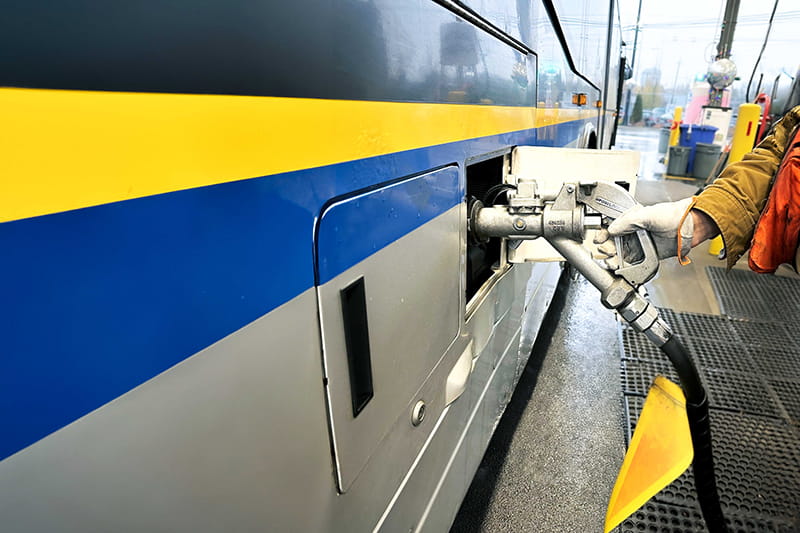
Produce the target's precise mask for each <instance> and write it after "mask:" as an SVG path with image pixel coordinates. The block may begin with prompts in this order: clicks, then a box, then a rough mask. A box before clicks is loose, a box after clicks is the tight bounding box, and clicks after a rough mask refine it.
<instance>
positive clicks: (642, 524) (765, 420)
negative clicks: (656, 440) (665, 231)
mask: <svg viewBox="0 0 800 533" xmlns="http://www.w3.org/2000/svg"><path fill="white" fill-rule="evenodd" d="M712 270H713V269H712V268H709V269H708V271H709V277H712V283H713V280H714V279H715V278H714V277H713V276H717V278H716V279H717V282H716V284H714V288H715V290H717V289H718V286H722V289H721V290H717V294H718V298H719V300H720V307H721V308H722V309H723V310H724V312H725V313H726V314H728V315H730V316H729V317H718V316H711V315H698V314H692V313H677V312H674V311H671V310H660V312H661V314H662V316H664V317H665V320H667V321H668V322H669V323H670V326H671V327H672V328H673V330H674V331H675V333H676V334H677V335H678V336H679V337H680V340H681V341H682V342H683V343H684V344H685V345H686V346H687V348H688V349H689V350H690V352H691V353H692V355H693V356H694V357H695V361H696V363H697V365H698V368H699V370H700V373H701V377H702V379H703V381H704V382H705V385H706V389H707V391H708V394H709V400H710V405H711V424H712V432H713V440H714V456H715V459H716V465H715V466H716V471H717V478H718V484H719V489H720V498H721V501H722V508H723V512H724V514H725V517H726V519H727V521H728V525H729V528H730V531H734V532H741V533H745V532H746V533H750V532H761V531H775V532H790V531H798V530H800V345H798V340H796V339H795V338H793V337H792V336H791V335H790V331H793V325H790V323H791V320H793V319H789V318H786V317H790V316H794V315H793V313H794V312H795V310H794V307H795V305H796V302H800V298H797V299H791V298H788V297H787V295H789V294H794V292H793V291H797V296H798V297H800V282H795V281H794V280H784V279H778V280H777V281H775V280H770V279H768V280H767V281H764V280H757V281H755V282H753V281H752V280H749V276H747V279H748V281H746V282H745V283H746V285H745V286H744V289H743V292H744V293H745V294H750V295H754V294H755V295H758V291H759V290H762V292H763V293H764V294H768V293H767V292H765V291H766V289H764V287H762V286H761V285H765V284H766V285H769V286H768V287H767V289H769V290H771V291H773V293H771V294H772V296H773V297H776V296H775V293H774V291H777V290H781V291H783V294H782V295H781V299H780V300H778V299H774V300H772V301H771V302H769V303H768V302H767V300H765V299H764V298H766V297H765V296H764V295H763V294H762V295H761V296H757V297H756V299H755V300H753V301H748V302H746V303H745V301H744V300H745V299H746V297H742V296H741V294H739V293H737V292H736V291H737V290H738V285H739V284H740V282H741V279H745V277H744V276H741V274H738V273H737V274H735V279H733V278H722V277H720V276H718V273H713V272H712ZM717 270H722V269H717ZM744 274H750V273H747V272H745V273H744ZM753 275H755V274H753ZM768 278H771V277H768ZM720 280H722V281H720ZM787 281H788V284H787V283H784V282H787ZM759 284H760V285H759ZM790 284H791V285H796V287H795V288H791V287H790ZM725 291H727V292H725ZM762 307H763V308H765V309H766V308H769V309H770V311H769V315H768V318H767V319H766V320H765V319H764V316H763V315H758V314H753V313H758V312H760V309H761V308H762ZM748 313H751V314H748ZM731 317H736V318H731ZM775 317H781V320H777V319H776V318H775ZM797 317H798V318H799V319H800V313H798V314H797ZM620 336H621V339H622V343H621V345H622V361H621V364H620V377H621V381H622V388H623V392H624V394H625V411H626V417H627V428H626V429H627V431H628V439H630V437H631V435H632V434H633V431H634V429H635V426H636V422H637V420H638V418H639V414H640V413H641V409H642V405H643V404H644V396H645V395H646V393H647V390H648V389H649V386H650V383H652V380H653V379H654V378H655V377H656V375H659V374H661V375H666V376H667V377H669V378H670V379H672V380H676V377H675V374H674V372H673V371H672V368H671V367H670V365H669V363H668V362H667V361H666V358H665V356H663V355H662V354H661V352H660V351H659V350H657V349H656V348H654V347H652V346H651V345H649V343H648V341H647V340H646V339H644V337H643V336H641V335H640V334H637V333H636V332H634V331H633V330H631V329H629V328H627V327H625V326H621V331H620ZM619 530H620V531H621V532H640V531H653V532H664V533H667V532H675V533H678V532H687V531H688V532H694V531H697V532H702V531H706V528H705V524H704V522H703V520H702V517H701V515H700V512H699V507H698V505H697V497H696V493H695V488H694V479H693V476H692V473H691V471H687V472H684V473H683V474H682V475H681V476H680V477H679V478H678V479H677V480H676V481H674V482H673V483H672V484H671V485H670V486H669V487H667V488H665V489H664V490H662V491H661V492H660V493H659V494H657V495H656V496H655V497H653V498H652V499H651V500H650V502H648V503H647V504H646V505H645V506H644V507H642V508H641V509H640V510H639V511H637V512H636V513H635V514H634V515H633V516H631V517H630V518H629V519H628V520H626V521H625V522H623V524H622V525H621V526H620V528H619Z"/></svg>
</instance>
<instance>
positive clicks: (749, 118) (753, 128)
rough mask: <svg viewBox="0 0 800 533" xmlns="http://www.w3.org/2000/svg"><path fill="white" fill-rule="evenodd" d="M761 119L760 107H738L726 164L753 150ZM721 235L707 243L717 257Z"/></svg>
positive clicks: (749, 105) (753, 105)
mask: <svg viewBox="0 0 800 533" xmlns="http://www.w3.org/2000/svg"><path fill="white" fill-rule="evenodd" d="M759 118H761V106H760V105H757V104H742V105H740V106H739V116H738V117H737V119H736V129H735V130H734V132H733V139H732V140H731V151H730V153H729V154H728V164H729V165H730V164H731V163H736V162H737V161H741V160H742V158H743V157H744V154H746V153H747V152H749V151H751V150H752V149H753V143H754V142H755V139H756V132H757V131H758V120H759ZM722 248H723V242H722V235H717V236H716V237H714V238H713V239H711V242H709V243H708V253H710V254H711V255H719V253H720V252H721V251H722Z"/></svg>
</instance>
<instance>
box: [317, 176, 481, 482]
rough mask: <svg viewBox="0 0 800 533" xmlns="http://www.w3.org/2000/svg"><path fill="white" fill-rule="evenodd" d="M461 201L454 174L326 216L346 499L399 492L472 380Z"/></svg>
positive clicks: (324, 276)
mask: <svg viewBox="0 0 800 533" xmlns="http://www.w3.org/2000/svg"><path fill="white" fill-rule="evenodd" d="M461 191H462V188H461V186H460V173H459V169H458V167H456V166H451V167H446V168H443V169H440V170H436V171H432V172H429V173H426V174H423V175H419V176H414V177H411V178H409V179H404V180H400V181H396V182H392V183H390V184H387V185H386V186H385V187H381V188H378V189H374V190H369V191H366V192H363V193H361V194H355V195H353V196H351V197H348V198H344V199H342V200H340V201H338V202H335V203H333V204H332V205H330V206H329V207H327V208H326V209H325V210H324V211H323V212H322V213H321V216H320V222H319V226H318V231H317V234H316V236H315V240H316V248H317V269H318V273H319V285H318V289H317V290H318V298H319V308H320V319H321V328H322V347H323V364H324V370H325V388H326V399H327V403H328V413H329V422H330V431H331V442H332V448H333V453H334V459H335V468H336V477H337V483H338V489H339V491H340V492H341V493H346V492H348V491H349V490H350V489H351V488H353V489H354V490H355V489H356V488H358V490H362V489H364V490H368V491H370V492H372V493H374V494H379V493H381V492H382V491H384V490H389V488H391V490H392V491H394V490H396V488H397V486H398V485H399V484H400V482H401V481H402V478H403V476H404V475H405V474H406V473H407V472H408V469H409V468H410V467H411V465H412V463H413V461H414V458H415V457H416V456H417V454H418V453H419V451H420V450H421V449H422V446H423V445H424V443H425V441H426V439H427V438H428V437H429V435H430V433H431V431H433V429H434V428H435V426H436V421H437V419H438V418H439V417H440V416H441V414H442V413H443V412H444V409H445V407H446V405H447V404H448V402H452V401H454V400H455V399H456V398H458V396H459V394H460V393H461V391H463V387H464V385H465V383H466V380H467V379H468V377H469V373H470V372H471V361H472V354H471V351H470V350H471V346H472V344H471V343H470V342H469V339H468V338H467V337H466V336H464V335H462V334H461V332H462V328H463V320H464V315H463V290H464V289H463V282H462V278H461V276H460V272H461V268H462V265H461V261H462V259H461V258H462V249H463V247H464V237H463V235H464V234H465V218H466V207H465V205H464V202H463V193H462V192H461ZM376 462H377V463H380V464H379V465H378V466H379V468H375V467H374V465H375V463H376ZM375 472H378V473H379V474H380V475H379V476H378V475H376V476H373V475H372V474H373V473H375ZM360 476H363V478H364V481H363V483H361V480H360V479H359V477H360ZM373 478H374V479H373ZM356 480H358V481H359V484H358V485H357V487H354V486H353V485H354V483H356Z"/></svg>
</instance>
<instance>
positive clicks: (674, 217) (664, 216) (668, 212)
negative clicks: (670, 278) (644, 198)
mask: <svg viewBox="0 0 800 533" xmlns="http://www.w3.org/2000/svg"><path fill="white" fill-rule="evenodd" d="M691 205H692V198H685V199H683V200H678V201H677V202H665V203H661V204H655V205H650V206H642V205H637V206H634V207H631V208H630V209H628V210H627V211H625V212H624V213H622V215H620V216H619V218H617V219H616V220H614V222H612V223H611V224H610V225H609V226H608V230H600V231H598V232H597V235H596V236H595V238H594V243H595V244H598V245H599V246H598V247H597V250H598V251H599V252H600V254H601V255H602V256H604V257H605V258H606V259H605V263H606V266H607V267H608V268H610V269H611V270H616V269H617V268H619V260H618V259H617V248H616V245H615V244H614V239H613V237H618V236H621V235H625V234H627V233H633V232H635V231H636V230H639V229H644V230H647V231H648V232H650V236H651V237H652V238H653V244H655V247H656V252H658V258H659V259H666V258H668V257H675V256H677V255H678V224H680V222H681V219H682V218H684V214H686V211H687V210H688V209H689V207H690V206H691ZM680 232H681V257H685V256H686V254H688V253H689V251H690V250H691V249H692V237H693V234H694V221H693V217H692V216H691V214H689V215H687V216H686V217H685V218H684V220H683V225H682V226H681V228H680ZM623 257H624V258H625V261H627V262H629V263H635V262H637V261H639V260H640V259H641V258H640V257H636V251H634V250H629V249H628V248H627V246H626V247H625V250H624V251H623Z"/></svg>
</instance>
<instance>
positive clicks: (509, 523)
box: [451, 278, 625, 533]
mask: <svg viewBox="0 0 800 533" xmlns="http://www.w3.org/2000/svg"><path fill="white" fill-rule="evenodd" d="M563 281H564V280H563V279H562V282H563ZM568 281H569V283H562V284H561V286H560V287H559V293H558V296H557V297H556V298H555V299H554V301H553V306H552V307H551V312H550V313H549V314H548V317H547V318H546V321H545V324H544V325H543V327H542V330H541V332H540V335H539V339H538V340H537V343H536V345H535V346H534V350H533V353H532V355H531V359H530V362H529V364H528V366H527V368H526V369H525V372H524V374H523V376H522V379H521V381H520V384H519V385H518V387H517V390H516V391H515V393H514V396H513V397H512V399H511V403H510V404H509V406H508V408H507V411H506V414H505V415H504V416H503V418H502V420H501V422H500V424H499V426H498V428H497V431H496V433H495V435H494V437H493V439H492V441H491V443H490V444H489V448H488V450H487V452H486V455H485V456H484V460H483V463H482V464H481V466H480V467H479V469H478V472H477V473H476V475H475V479H474V480H473V483H472V486H471V487H470V490H469V492H468V493H467V496H466V498H465V500H464V502H463V504H462V506H461V510H460V512H459V514H458V516H457V517H456V520H455V522H454V524H453V528H452V530H451V531H452V532H459V533H461V532H479V531H480V532H499V531H503V532H505V531H508V532H512V531H513V532H524V531H559V532H573V531H574V532H586V531H601V530H602V527H603V520H604V518H605V509H606V504H607V503H608V497H609V495H610V494H611V489H612V487H613V485H614V481H615V479H616V474H617V471H618V470H619V467H620V465H621V464H622V458H623V456H624V450H625V440H624V431H623V423H624V415H623V405H622V390H621V386H620V382H619V354H620V346H619V340H618V338H617V328H616V320H615V318H614V315H613V313H612V312H611V311H609V310H607V309H605V308H604V307H603V306H602V305H601V304H600V300H599V295H598V292H597V290H596V289H595V288H594V287H592V286H591V285H589V283H588V282H586V281H585V280H584V279H583V278H578V279H570V280H568Z"/></svg>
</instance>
